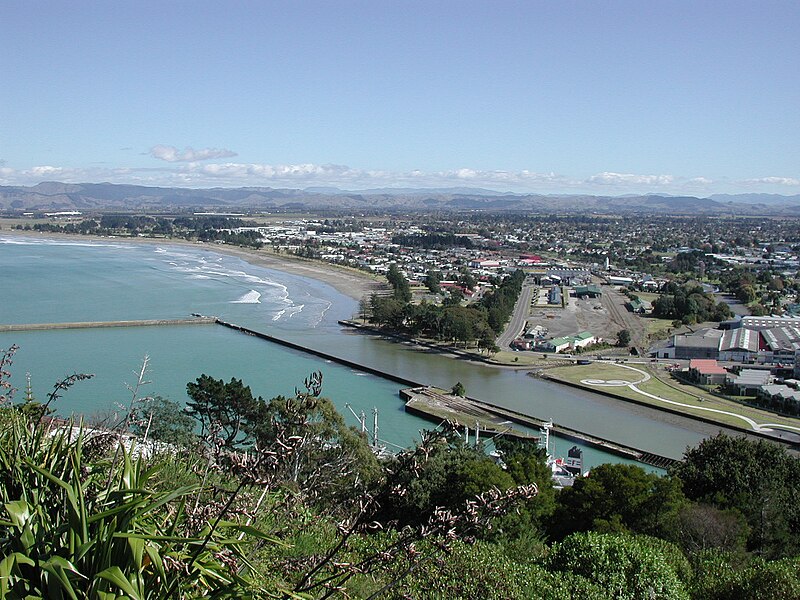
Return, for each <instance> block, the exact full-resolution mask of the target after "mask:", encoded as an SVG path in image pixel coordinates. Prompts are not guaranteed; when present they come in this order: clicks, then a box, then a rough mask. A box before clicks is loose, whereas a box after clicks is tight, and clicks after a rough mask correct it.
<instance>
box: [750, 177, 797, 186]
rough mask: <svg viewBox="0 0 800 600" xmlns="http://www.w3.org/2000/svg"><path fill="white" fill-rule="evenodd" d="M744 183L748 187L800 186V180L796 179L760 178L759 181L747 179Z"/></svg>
mask: <svg viewBox="0 0 800 600" xmlns="http://www.w3.org/2000/svg"><path fill="white" fill-rule="evenodd" d="M742 183H744V184H746V185H759V184H767V185H787V186H798V185H800V179H797V178H796V177H759V178H758V179H745V180H744V181H743V182H742Z"/></svg>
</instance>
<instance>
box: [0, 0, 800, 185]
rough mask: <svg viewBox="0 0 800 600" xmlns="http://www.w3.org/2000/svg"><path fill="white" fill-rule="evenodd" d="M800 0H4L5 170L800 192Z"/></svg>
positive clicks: (0, 156)
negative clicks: (249, 0) (338, 0)
mask: <svg viewBox="0 0 800 600" xmlns="http://www.w3.org/2000/svg"><path fill="white" fill-rule="evenodd" d="M798 31H800V3H799V2H797V1H796V0H793V1H784V2H770V1H769V0H767V1H758V2H756V1H753V2H740V1H736V0H731V1H725V2H717V1H709V0H703V1H696V0H693V1H686V2H684V1H678V0H675V1H667V0H662V1H660V2H642V1H641V0H637V1H618V2H615V1H605V2H572V1H563V0H559V1H552V0H549V1H546V2H538V1H528V2H504V1H500V0H494V1H491V2H479V1H464V0H461V1H458V2H455V1H448V0H443V1H432V0H426V1H420V2H417V1H414V0H407V1H402V2H401V1H397V2H388V1H386V2H385V1H379V0H366V1H363V2H356V1H341V2H337V1H334V0H327V1H305V2H304V1H299V0H293V1H286V2H284V1H269V2H267V1H258V2H233V1H226V2H222V1H219V2H207V1H203V0H193V1H191V2H183V1H165V0H159V1H157V2H151V1H149V0H137V1H135V2H134V1H130V2H123V1H114V2H108V1H98V2H82V1H80V0H76V1H73V2H52V1H51V2H48V1H38V2H30V1H28V0H26V1H17V0H6V1H5V2H3V3H2V4H1V5H0V52H1V53H2V54H1V56H2V57H3V58H2V62H1V63H0V184H5V185H16V184H25V185H30V184H35V183H38V182H40V181H47V180H56V181H69V182H76V183H77V182H99V181H110V182H114V183H136V184H143V185H180V186H187V187H217V186H219V187H239V186H269V187H293V188H295V187H296V188H305V187H309V186H337V187H341V188H345V189H367V188H375V187H450V186H469V187H484V188H490V189H495V190H500V191H507V190H508V191H516V192H536V193H576V192H580V193H587V192H588V193H596V194H614V195H616V194H628V193H647V192H663V193H678V194H693V195H700V196H703V195H709V194H712V193H744V192H770V193H781V194H798V193H800V150H798V143H799V142H800V58H798V57H800V35H798Z"/></svg>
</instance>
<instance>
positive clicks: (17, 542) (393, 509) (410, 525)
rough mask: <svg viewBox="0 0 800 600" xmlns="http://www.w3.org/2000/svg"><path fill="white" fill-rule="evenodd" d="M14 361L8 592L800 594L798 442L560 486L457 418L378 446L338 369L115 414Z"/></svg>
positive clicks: (138, 405) (3, 422)
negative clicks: (400, 446) (73, 418)
mask: <svg viewBox="0 0 800 600" xmlns="http://www.w3.org/2000/svg"><path fill="white" fill-rule="evenodd" d="M12 357H13V352H5V353H0V394H2V395H3V397H2V398H0V402H2V404H3V406H2V408H0V465H2V469H0V557H2V558H0V597H3V598H102V599H105V598H199V597H212V598H250V597H252V598H269V597H273V598H279V597H283V598H329V597H340V598H443V597H446V598H534V599H535V598H542V599H544V598H547V599H554V600H555V599H561V598H586V599H590V600H591V599H601V598H631V599H638V598H642V599H651V598H664V599H673V598H699V599H734V598H797V597H799V596H800V576H799V575H798V572H800V569H798V567H800V561H798V559H797V558H796V557H798V556H799V555H800V536H798V533H800V506H798V504H797V502H796V500H795V499H796V497H797V496H798V492H800V489H798V488H800V461H798V460H797V459H795V458H793V457H791V456H789V455H787V454H786V453H785V451H784V450H783V449H782V448H780V447H778V446H773V445H770V444H766V443H763V442H760V443H751V442H747V441H745V440H742V439H733V438H728V437H725V436H718V437H716V438H712V439H710V440H707V441H705V442H704V443H703V444H701V445H700V446H699V447H698V448H695V449H691V450H689V451H687V453H686V456H685V460H684V461H683V462H682V463H680V464H678V465H677V466H676V467H675V469H674V471H672V472H670V473H669V474H668V475H665V476H659V475H656V474H653V473H647V472H645V471H644V470H642V469H640V468H638V467H635V466H630V465H603V466H600V467H597V468H596V469H594V470H593V471H592V473H591V475H590V476H589V477H587V478H584V479H580V480H578V481H577V482H576V484H575V485H574V487H572V488H566V489H564V490H563V491H560V492H559V491H556V490H554V489H553V487H552V484H551V482H550V478H549V469H548V467H547V466H546V464H545V460H544V459H545V457H544V455H543V453H542V451H541V450H540V449H539V448H537V447H535V446H533V445H530V444H526V443H522V442H510V441H503V440H498V441H497V448H498V450H500V451H501V452H502V459H503V465H502V466H501V465H499V464H497V463H496V462H495V461H493V460H491V459H489V458H488V457H487V455H486V454H485V452H484V450H483V448H474V447H470V446H467V445H465V444H464V443H463V442H462V441H461V439H460V438H459V437H458V436H457V434H456V433H455V432H454V431H452V430H450V429H447V428H445V429H444V430H439V431H436V432H428V433H426V434H424V435H423V436H422V439H421V440H420V442H419V443H418V444H417V445H416V446H415V447H414V448H411V449H409V450H407V451H405V452H402V453H399V454H397V455H396V456H394V457H391V458H389V459H382V460H378V459H377V458H375V456H374V455H373V454H372V452H370V449H369V447H368V445H367V442H366V440H365V439H364V438H363V437H362V436H361V434H360V433H358V432H357V431H355V430H353V429H351V428H349V427H347V426H345V424H344V422H343V420H342V418H341V416H339V415H338V414H337V413H336V411H335V410H334V408H333V405H332V403H331V402H330V400H328V399H326V398H324V397H323V396H322V376H321V375H320V374H313V375H312V376H310V377H309V378H308V379H307V380H306V381H305V382H304V385H303V386H302V389H299V390H295V393H294V394H293V395H290V396H277V397H274V398H272V399H270V400H264V399H263V398H260V397H256V396H254V395H253V394H252V392H251V390H250V389H249V388H248V387H247V386H246V385H244V383H243V382H241V381H240V380H236V379H232V380H231V381H229V382H224V381H221V380H215V379H213V378H210V377H207V376H205V375H201V376H200V377H198V379H197V380H196V381H194V382H191V383H190V384H189V385H188V388H187V391H188V394H189V397H190V402H189V403H188V407H187V410H184V409H182V407H180V406H178V405H177V404H175V403H173V402H170V401H169V400H164V399H151V398H136V397H134V398H133V400H132V402H131V404H130V406H129V407H128V410H127V412H126V414H124V415H123V416H122V417H121V418H120V420H119V422H118V423H107V424H106V425H107V426H106V427H105V428H103V429H102V430H101V429H97V428H89V427H85V426H82V425H81V424H80V423H71V422H67V423H62V422H58V421H54V420H49V419H47V418H46V415H47V413H49V412H50V410H51V409H52V408H53V407H54V406H55V404H56V403H57V401H58V397H59V396H60V395H61V394H63V393H65V392H67V390H69V388H70V387H72V385H73V384H76V383H78V382H79V381H80V379H82V378H85V377H87V376H84V375H74V376H72V377H70V378H67V379H65V380H64V381H62V382H59V383H58V384H56V386H55V387H54V390H53V392H52V393H51V395H50V396H49V397H48V398H47V399H46V401H45V402H44V403H38V402H36V401H35V400H34V399H32V398H30V397H28V398H26V399H25V401H23V402H14V398H13V388H12V387H11V382H10V380H9V377H8V370H7V368H6V367H7V365H8V364H9V363H10V361H11V359H12ZM143 371H144V369H143ZM69 393H71V394H74V393H79V388H77V389H75V390H71V391H69ZM129 432H136V435H131V434H130V433H129Z"/></svg>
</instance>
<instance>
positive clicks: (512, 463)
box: [494, 437, 556, 539]
mask: <svg viewBox="0 0 800 600" xmlns="http://www.w3.org/2000/svg"><path fill="white" fill-rule="evenodd" d="M494 445H495V449H496V450H497V451H498V452H499V453H500V455H501V459H502V461H503V463H504V464H505V470H506V473H508V474H509V475H510V476H511V478H512V479H513V480H514V483H515V484H516V485H526V484H530V483H534V484H536V487H537V489H538V490H539V492H538V493H537V494H536V497H535V498H531V499H530V500H528V501H527V502H525V503H524V505H522V506H521V507H520V508H518V509H517V511H516V512H515V515H513V517H511V518H505V519H503V520H502V523H501V526H502V527H503V528H504V529H505V531H506V533H507V535H506V538H507V539H514V538H524V537H526V536H527V535H530V534H535V535H536V537H538V538H541V537H543V535H544V533H545V531H546V528H547V524H548V523H549V522H550V520H551V518H552V516H553V511H554V510H555V506H556V505H555V489H554V488H553V480H552V472H551V470H550V467H548V466H547V452H546V451H545V449H544V448H541V447H539V445H538V443H536V442H533V441H526V440H517V439H512V438H507V437H498V438H497V439H495V441H494Z"/></svg>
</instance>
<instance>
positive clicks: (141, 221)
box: [16, 215, 263, 248]
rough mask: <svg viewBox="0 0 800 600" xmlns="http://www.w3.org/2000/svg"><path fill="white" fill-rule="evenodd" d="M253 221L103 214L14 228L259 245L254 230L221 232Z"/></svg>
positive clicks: (261, 244)
mask: <svg viewBox="0 0 800 600" xmlns="http://www.w3.org/2000/svg"><path fill="white" fill-rule="evenodd" d="M255 225H256V223H255V222H253V221H245V220H243V219H239V218H232V217H221V216H208V217H176V218H173V219H170V218H167V217H150V216H146V215H103V216H102V217H100V220H99V221H98V220H96V219H84V220H83V221H81V222H80V223H65V224H63V225H62V224H56V223H35V224H34V225H33V226H31V225H24V226H23V225H17V227H16V228H17V229H21V230H28V231H42V232H46V233H72V234H82V235H127V236H142V235H143V236H174V237H179V238H183V239H187V240H194V239H196V240H200V241H203V242H213V241H220V242H224V243H226V244H234V245H237V246H249V247H253V248H260V247H261V246H263V242H262V241H261V235H260V234H259V233H258V232H257V231H243V232H241V233H232V232H231V231H224V230H226V229H228V230H232V229H236V228H238V227H254V226H255Z"/></svg>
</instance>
